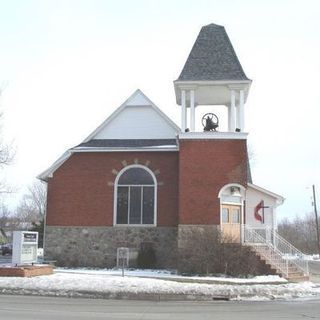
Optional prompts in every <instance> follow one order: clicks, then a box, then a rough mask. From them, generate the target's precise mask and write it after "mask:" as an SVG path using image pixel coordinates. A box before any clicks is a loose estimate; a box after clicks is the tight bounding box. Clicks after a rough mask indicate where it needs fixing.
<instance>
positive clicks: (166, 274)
mask: <svg viewBox="0 0 320 320" xmlns="http://www.w3.org/2000/svg"><path fill="white" fill-rule="evenodd" d="M55 272H56V273H72V274H94V275H111V276H120V275H121V273H122V271H121V269H88V268H80V269H64V268H57V269H55ZM125 275H126V276H130V277H143V278H164V279H170V278H172V279H177V280H197V281H201V282H205V281H210V282H213V281H214V282H222V283H226V282H230V283H239V284H245V283H286V282H287V280H286V279H284V278H281V277H279V276H274V275H268V276H257V277H252V278H231V277H212V276H181V275H178V274H177V273H176V272H175V271H170V270H151V269H133V270H130V269H129V270H125Z"/></svg>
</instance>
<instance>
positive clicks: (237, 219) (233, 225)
mask: <svg viewBox="0 0 320 320" xmlns="http://www.w3.org/2000/svg"><path fill="white" fill-rule="evenodd" d="M240 226H241V207H240V206H238V205H229V204H223V205H222V207H221V231H222V236H223V238H224V241H225V242H229V243H239V242H240Z"/></svg>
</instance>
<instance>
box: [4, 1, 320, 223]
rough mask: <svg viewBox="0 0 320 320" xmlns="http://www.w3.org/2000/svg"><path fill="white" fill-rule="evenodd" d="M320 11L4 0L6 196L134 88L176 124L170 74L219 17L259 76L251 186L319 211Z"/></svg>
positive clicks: (291, 208)
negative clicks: (12, 152) (12, 154)
mask: <svg viewBox="0 0 320 320" xmlns="http://www.w3.org/2000/svg"><path fill="white" fill-rule="evenodd" d="M319 17H320V2H319V1H312V0H304V1H294V0H290V1H285V0H276V1H273V0H268V1H256V0H252V1H249V0H248V1H246V0H244V1H240V0H239V1H232V0H224V1H215V0H211V1H201V0H194V1H188V0H183V1H172V0H171V1H165V0H161V1H152V0H145V1H141V0H134V1H121V0H117V1H107V0H105V1H101V0H100V1H99V0H96V1H94V0H87V1H81V0H75V1H68V0H62V1H58V0H56V1H45V0H39V1H33V0H32V1H31V0H30V1H28V0H21V1H17V0H10V1H8V0H0V39H1V42H0V57H1V58H0V83H7V86H6V89H5V91H4V93H3V97H2V99H1V105H2V109H3V110H4V114H5V119H4V120H5V122H4V125H5V127H4V134H5V138H6V139H7V141H14V144H15V146H16V149H17V154H16V159H15V163H14V164H13V165H12V166H11V167H10V168H9V169H8V170H7V172H6V178H7V180H8V181H9V182H10V183H11V184H12V185H15V186H16V187H17V188H18V189H19V192H18V193H17V194H15V195H12V196H11V197H10V198H8V199H7V201H8V202H9V203H11V205H12V204H14V203H16V202H17V201H18V199H19V197H20V196H21V194H22V193H23V191H24V188H25V187H26V186H27V185H28V184H30V183H32V181H33V180H34V178H35V177H36V176H37V175H38V174H39V173H41V172H42V171H43V170H45V169H46V168H47V167H49V166H50V165H51V164H52V162H53V161H55V160H56V159H57V158H58V157H59V156H60V155H61V154H62V153H63V152H64V151H65V150H66V149H68V148H70V147H72V146H74V145H77V144H79V143H80V142H81V141H82V140H83V139H84V138H86V137H87V136H88V134H89V133H91V132H92V131H93V130H94V129H95V128H96V127H97V126H98V125H99V124H100V123H101V122H102V121H104V120H105V118H106V117H107V116H108V115H110V114H111V113H112V112H113V111H114V110H115V109H116V108H117V107H118V106H119V105H120V104H121V103H122V102H123V101H124V100H126V99H127V97H128V96H129V95H130V94H132V92H133V91H135V90H136V89H137V88H140V89H141V90H142V91H143V92H144V93H145V94H146V95H147V96H148V97H149V98H150V99H151V100H152V101H154V102H155V103H156V104H157V105H158V106H159V107H160V108H161V109H162V110H163V111H164V112H165V113H166V114H167V115H168V116H170V117H171V118H172V119H173V120H174V121H175V122H176V123H177V124H178V125H180V110H179V107H178V106H177V105H176V104H175V96H174V90H173V83H172V82H173V80H175V79H176V78H177V77H178V76H179V73H180V71H181V69H182V67H183V65H184V63H185V60H186V58H187V56H188V54H189V52H190V50H191V47H192V45H193V43H194V41H195V39H196V37H197V34H198V33H199V31H200V28H201V26H203V25H206V24H209V23H216V24H220V25H223V26H225V27H226V30H227V32H228V35H229V37H230V39H231V42H232V43H233V46H234V48H235V50H236V53H237V55H238V57H239V59H240V62H241V64H242V66H243V69H244V71H245V72H246V74H247V76H248V77H249V78H250V79H252V80H253V84H252V87H251V91H250V94H249V98H248V101H247V104H246V107H245V110H246V115H245V117H246V131H248V132H249V138H248V141H249V145H250V148H251V149H252V150H253V152H254V157H253V163H252V174H253V180H254V183H255V184H257V185H259V186H261V187H264V188H267V189H269V190H271V191H273V192H276V193H278V194H281V195H282V196H284V197H285V198H286V201H285V204H284V205H283V206H281V207H279V210H278V212H279V217H280V218H281V217H285V216H287V217H293V216H295V215H303V214H304V213H306V212H310V211H312V207H311V200H310V196H311V188H310V187H311V185H312V184H315V185H316V186H317V187H318V195H319V197H320V143H319V140H320V138H319V137H320V134H319V130H320V125H319V123H320V88H319V86H320V83H319V79H320V18H319ZM197 112H198V113H199V115H200V114H201V113H202V109H201V107H199V108H197ZM307 187H309V189H307ZM319 202H320V198H319Z"/></svg>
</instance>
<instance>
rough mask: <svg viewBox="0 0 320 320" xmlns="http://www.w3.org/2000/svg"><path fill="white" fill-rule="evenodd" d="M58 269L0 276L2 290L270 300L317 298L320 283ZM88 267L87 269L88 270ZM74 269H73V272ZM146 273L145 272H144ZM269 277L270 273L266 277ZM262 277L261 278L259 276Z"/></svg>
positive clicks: (10, 291)
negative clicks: (206, 279)
mask: <svg viewBox="0 0 320 320" xmlns="http://www.w3.org/2000/svg"><path fill="white" fill-rule="evenodd" d="M66 271H67V270H65V269H64V270H61V269H58V270H57V272H55V273H54V274H53V275H49V276H41V277H34V278H18V277H11V278H10V277H2V278H1V277H0V292H2V293H17V292H22V293H30V292H31V293H32V294H35V292H37V294H42V295H47V294H54V295H59V296H70V295H73V293H74V295H77V296H81V295H82V294H83V295H85V294H88V293H91V295H92V296H94V295H95V294H96V295H97V296H99V295H101V294H114V295H121V294H137V295H139V294H159V295H166V294H182V295H199V296H208V297H210V296H212V297H217V296H226V297H230V298H231V299H234V300H270V299H272V300H273V299H294V298H320V286H319V285H316V284H314V283H312V282H303V283H298V284H293V283H281V284H249V283H247V284H244V283H242V284H207V283H185V282H183V283H181V282H176V281H172V280H165V279H160V278H151V277H149V278H141V277H137V276H133V275H130V276H125V277H121V276H119V275H115V274H108V272H107V271H103V270H102V271H101V270H100V271H99V270H91V271H90V270H84V269H82V271H81V270H79V272H77V273H76V271H77V270H75V269H73V271H72V270H69V271H70V272H66ZM89 271H90V272H89ZM72 272H73V273H72ZM146 274H147V273H146ZM268 278H269V277H268ZM262 279H263V278H262Z"/></svg>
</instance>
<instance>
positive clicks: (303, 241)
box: [278, 213, 318, 253]
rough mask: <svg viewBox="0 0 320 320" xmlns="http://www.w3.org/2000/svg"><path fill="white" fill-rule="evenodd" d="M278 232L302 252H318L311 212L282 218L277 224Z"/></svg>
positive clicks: (314, 223) (313, 218) (313, 219)
mask: <svg viewBox="0 0 320 320" xmlns="http://www.w3.org/2000/svg"><path fill="white" fill-rule="evenodd" d="M278 232H279V234H280V235H281V236H282V237H283V238H285V239H286V240H287V241H289V242H290V243H292V244H293V245H294V246H295V247H296V248H298V249H299V250H301V251H302V252H303V253H316V252H318V246H317V233H316V221H315V217H314V214H313V213H309V214H306V215H305V216H303V217H296V218H295V219H294V220H289V219H287V218H286V219H283V220H282V221H281V222H280V223H279V224H278Z"/></svg>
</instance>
